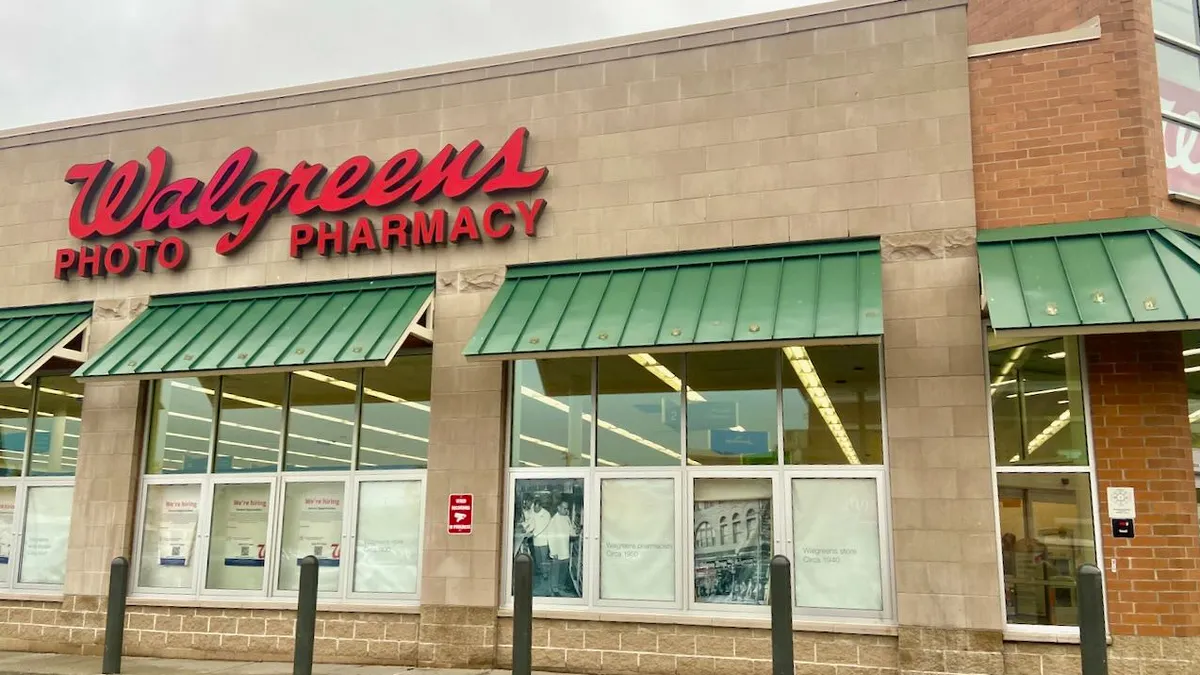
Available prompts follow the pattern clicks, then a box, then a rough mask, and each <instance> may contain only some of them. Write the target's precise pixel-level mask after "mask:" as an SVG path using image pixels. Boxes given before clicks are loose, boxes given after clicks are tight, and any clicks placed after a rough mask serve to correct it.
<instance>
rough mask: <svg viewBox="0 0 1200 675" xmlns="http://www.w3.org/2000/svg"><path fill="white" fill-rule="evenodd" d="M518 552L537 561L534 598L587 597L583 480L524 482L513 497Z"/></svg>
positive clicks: (536, 480) (514, 538)
mask: <svg viewBox="0 0 1200 675" xmlns="http://www.w3.org/2000/svg"><path fill="white" fill-rule="evenodd" d="M513 496H514V497H515V499H516V503H517V504H519V505H520V508H517V509H514V514H513V517H514V522H513V540H514V541H513V548H514V550H515V551H516V552H517V553H528V554H529V555H530V556H532V558H533V595H534V597H540V598H582V597H583V580H584V577H583V523H584V506H585V504H584V495H583V480H582V479H580V478H561V479H560V478H550V479H536V478H530V479H522V480H518V481H517V482H516V490H515V491H514V493H513Z"/></svg>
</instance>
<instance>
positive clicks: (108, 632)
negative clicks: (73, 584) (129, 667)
mask: <svg viewBox="0 0 1200 675" xmlns="http://www.w3.org/2000/svg"><path fill="white" fill-rule="evenodd" d="M128 593H129V559H128V558H126V557H124V556H118V557H116V558H113V561H112V566H110V567H109V568H108V614H107V615H106V616H105V617H104V659H103V663H102V664H101V671H100V672H102V673H104V675H116V674H117V673H120V672H121V647H122V645H124V643H125V596H126V595H127V594H128Z"/></svg>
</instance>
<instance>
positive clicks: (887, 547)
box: [782, 465, 896, 623]
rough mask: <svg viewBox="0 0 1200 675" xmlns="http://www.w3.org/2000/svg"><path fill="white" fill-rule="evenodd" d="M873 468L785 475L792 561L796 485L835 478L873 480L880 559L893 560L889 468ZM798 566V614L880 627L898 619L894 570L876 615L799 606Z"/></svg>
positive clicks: (885, 576)
mask: <svg viewBox="0 0 1200 675" xmlns="http://www.w3.org/2000/svg"><path fill="white" fill-rule="evenodd" d="M871 468H872V469H874V471H866V470H861V469H855V470H848V471H847V470H844V469H843V470H837V469H824V468H821V467H817V470H816V471H812V470H807V468H805V467H797V469H798V470H792V471H788V472H787V473H786V474H785V475H784V485H783V488H782V489H783V491H784V492H785V493H786V495H787V498H788V507H789V508H788V509H787V512H786V513H785V514H784V515H785V517H786V519H787V523H786V524H785V527H784V530H783V535H784V545H785V547H786V550H787V551H789V552H792V553H793V555H792V556H790V557H794V553H795V542H794V541H793V537H794V536H795V529H794V520H793V519H794V518H795V513H796V511H795V509H794V508H792V503H791V500H792V483H793V481H795V480H804V479H821V478H834V479H838V478H849V479H858V480H866V479H870V480H873V481H875V499H876V500H877V510H878V512H879V552H880V553H879V556H880V558H881V559H885V560H886V559H888V558H889V555H890V551H891V550H892V527H891V520H890V516H891V512H892V510H891V508H889V507H888V506H887V504H886V500H887V499H888V490H887V482H888V477H887V470H886V468H887V467H886V466H879V465H871ZM799 469H804V470H799ZM885 514H886V515H887V516H888V518H885V517H884V516H885ZM794 565H795V562H794V561H793V570H792V608H793V610H794V611H801V612H803V613H804V614H805V615H810V616H813V617H825V618H836V619H839V620H858V621H862V622H865V623H879V622H881V621H886V620H887V619H888V617H892V616H895V600H894V598H895V595H896V591H895V572H894V568H893V569H892V571H891V573H889V572H888V570H886V569H885V570H881V574H880V587H879V588H880V594H881V595H882V596H883V602H882V604H881V608H880V609H879V610H878V611H876V610H869V609H830V608H824V607H801V606H800V605H799V603H798V598H797V595H796V590H797V589H796V582H795V568H794Z"/></svg>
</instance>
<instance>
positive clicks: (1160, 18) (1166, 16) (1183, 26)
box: [1153, 0, 1200, 44]
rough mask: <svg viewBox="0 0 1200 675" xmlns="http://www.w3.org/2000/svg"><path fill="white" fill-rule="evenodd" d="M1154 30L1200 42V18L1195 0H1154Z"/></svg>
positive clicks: (1194, 42) (1192, 41)
mask: <svg viewBox="0 0 1200 675" xmlns="http://www.w3.org/2000/svg"><path fill="white" fill-rule="evenodd" d="M1153 8H1154V30H1156V31H1159V32H1162V33H1166V34H1167V35H1170V36H1171V37H1175V38H1178V39H1180V40H1183V41H1185V42H1190V43H1192V44H1200V18H1198V17H1197V16H1196V5H1195V4H1194V3H1193V0H1154V2H1153Z"/></svg>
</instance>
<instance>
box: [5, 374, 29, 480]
mask: <svg viewBox="0 0 1200 675" xmlns="http://www.w3.org/2000/svg"><path fill="white" fill-rule="evenodd" d="M32 405H33V390H32V389H26V388H23V387H4V388H0V476H20V475H22V474H23V473H24V472H25V442H26V440H27V437H28V436H29V408H30V406H32Z"/></svg>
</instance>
